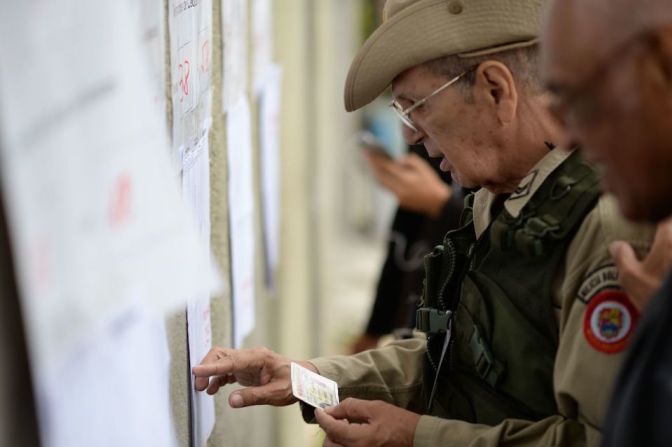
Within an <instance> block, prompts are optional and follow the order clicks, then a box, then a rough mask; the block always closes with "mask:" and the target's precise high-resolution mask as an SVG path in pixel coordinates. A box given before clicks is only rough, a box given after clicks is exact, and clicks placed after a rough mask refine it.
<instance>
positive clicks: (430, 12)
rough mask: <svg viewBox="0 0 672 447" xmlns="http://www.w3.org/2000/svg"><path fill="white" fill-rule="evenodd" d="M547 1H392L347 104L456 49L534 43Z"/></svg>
mask: <svg viewBox="0 0 672 447" xmlns="http://www.w3.org/2000/svg"><path fill="white" fill-rule="evenodd" d="M543 3H544V0H516V1H511V0H388V1H387V3H386V5H385V14H384V16H385V17H386V20H385V21H384V23H383V24H382V25H381V26H380V27H379V28H378V29H377V30H376V31H375V32H374V33H373V34H372V35H371V36H370V37H369V38H368V39H367V40H366V42H365V43H364V45H363V46H362V48H361V49H360V50H359V52H358V53H357V55H356V56H355V59H354V60H353V62H352V64H351V65H350V71H349V72H348V77H347V80H346V83H345V108H346V110H348V111H353V110H356V109H359V108H360V107H363V106H364V105H366V104H368V103H369V102H371V101H372V100H373V99H375V98H376V97H377V96H378V95H380V93H382V92H383V90H385V88H386V87H387V86H388V85H389V84H390V83H391V82H392V80H393V79H394V78H395V77H396V76H397V75H398V74H400V73H401V72H403V71H404V70H406V69H408V68H411V67H414V66H416V65H419V64H421V63H423V62H427V61H429V60H432V59H436V58H438V57H441V56H447V55H451V54H455V55H460V56H463V57H473V56H481V55H484V54H490V53H496V52H499V51H504V50H508V49H512V48H518V47H523V46H529V45H533V44H535V43H536V42H537V39H538V35H539V20H540V14H541V7H542V4H543Z"/></svg>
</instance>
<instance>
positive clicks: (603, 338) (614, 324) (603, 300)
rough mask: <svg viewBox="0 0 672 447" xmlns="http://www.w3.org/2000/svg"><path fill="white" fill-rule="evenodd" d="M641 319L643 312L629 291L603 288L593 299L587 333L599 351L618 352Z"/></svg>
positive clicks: (621, 349)
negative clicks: (634, 302)
mask: <svg viewBox="0 0 672 447" xmlns="http://www.w3.org/2000/svg"><path fill="white" fill-rule="evenodd" d="M638 319H639V314H638V312H637V310H636V309H635V307H634V306H633V305H632V303H630V300H629V299H628V297H627V295H626V294H625V292H623V291H622V290H618V289H602V290H601V291H600V292H598V293H596V294H595V295H594V296H592V297H591V298H590V303H589V304H588V307H587V308H586V313H585V316H584V320H583V333H584V335H585V337H586V340H587V341H588V343H589V344H590V345H591V346H592V347H593V348H595V349H596V350H597V351H599V352H603V353H605V354H616V353H619V352H621V351H623V350H624V349H625V347H626V345H627V343H628V340H629V339H630V336H631V335H632V333H633V332H634V330H635V327H636V325H637V320H638Z"/></svg>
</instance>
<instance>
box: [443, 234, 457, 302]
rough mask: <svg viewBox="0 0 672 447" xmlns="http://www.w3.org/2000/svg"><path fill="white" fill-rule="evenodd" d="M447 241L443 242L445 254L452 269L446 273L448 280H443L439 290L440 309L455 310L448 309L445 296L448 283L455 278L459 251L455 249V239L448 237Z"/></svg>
mask: <svg viewBox="0 0 672 447" xmlns="http://www.w3.org/2000/svg"><path fill="white" fill-rule="evenodd" d="M445 242H446V243H444V244H443V249H444V256H447V257H448V260H449V261H450V264H449V265H450V270H449V271H448V272H447V274H446V280H445V281H444V282H443V285H442V286H441V290H439V310H453V309H448V306H447V305H446V302H445V300H444V298H443V297H444V295H445V293H446V289H447V288H448V285H449V284H450V282H451V279H453V275H454V274H455V262H456V261H457V253H456V251H455V244H453V241H451V240H450V239H448V240H446V241H445ZM444 262H445V261H444Z"/></svg>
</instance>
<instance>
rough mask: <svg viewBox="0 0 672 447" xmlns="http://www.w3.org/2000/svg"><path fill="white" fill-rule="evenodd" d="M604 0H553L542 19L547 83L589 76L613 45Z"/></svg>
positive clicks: (568, 82) (571, 82)
mask: <svg viewBox="0 0 672 447" xmlns="http://www.w3.org/2000/svg"><path fill="white" fill-rule="evenodd" d="M606 6H607V2H602V1H599V0H598V1H594V0H554V1H552V2H551V3H550V5H549V8H548V10H547V12H546V15H545V17H544V20H543V27H542V34H541V38H542V41H541V48H542V56H541V76H542V78H543V80H544V82H545V83H546V84H547V85H548V86H549V87H554V86H556V85H562V86H565V85H567V86H572V85H575V83H576V82H577V81H579V80H582V79H585V78H586V77H587V76H589V75H590V74H591V73H592V72H593V70H594V69H595V67H596V66H597V65H599V64H600V62H601V61H603V60H604V59H605V58H607V57H608V55H609V54H610V52H611V50H612V48H614V46H615V40H614V37H615V33H613V32H611V31H610V24H609V23H608V17H609V14H608V11H607V10H606Z"/></svg>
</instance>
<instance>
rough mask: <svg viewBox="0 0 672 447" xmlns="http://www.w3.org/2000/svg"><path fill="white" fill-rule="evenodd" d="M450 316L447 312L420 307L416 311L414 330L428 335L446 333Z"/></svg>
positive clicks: (451, 314) (450, 313) (449, 312)
mask: <svg viewBox="0 0 672 447" xmlns="http://www.w3.org/2000/svg"><path fill="white" fill-rule="evenodd" d="M452 316H453V313H452V312H451V311H449V310H447V311H445V312H443V311H440V310H438V309H434V308H432V307H421V308H419V309H418V310H417V311H416V320H415V321H416V328H417V329H418V330H419V331H422V332H426V333H427V334H428V335H430V334H439V333H441V332H446V331H448V326H449V323H450V319H451V318H452Z"/></svg>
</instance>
